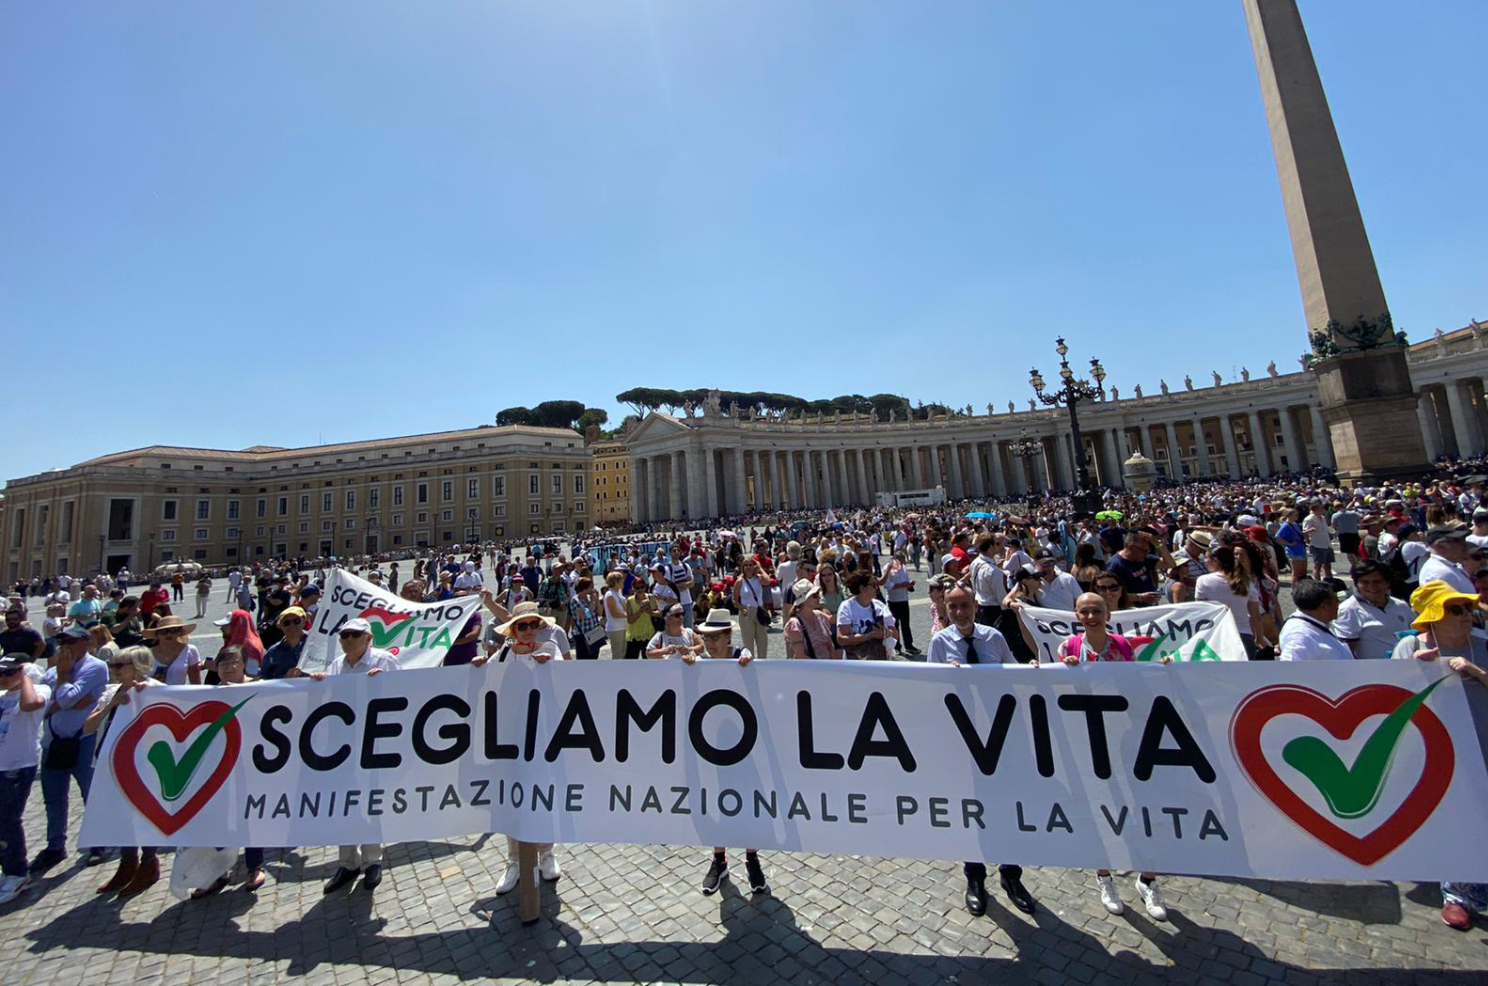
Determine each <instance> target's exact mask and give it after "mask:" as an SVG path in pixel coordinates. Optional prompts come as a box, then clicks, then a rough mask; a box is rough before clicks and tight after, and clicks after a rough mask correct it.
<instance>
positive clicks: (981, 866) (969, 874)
mask: <svg viewBox="0 0 1488 986" xmlns="http://www.w3.org/2000/svg"><path fill="white" fill-rule="evenodd" d="M961 871H962V872H963V873H965V874H966V882H967V883H985V882H986V880H987V864H986V863H962V864H961ZM997 872H998V873H999V874H1001V875H1002V876H1005V877H1007V878H1008V879H1009V880H1021V879H1023V867H1021V866H1016V865H1014V864H1012V863H1000V864H998V867H997Z"/></svg>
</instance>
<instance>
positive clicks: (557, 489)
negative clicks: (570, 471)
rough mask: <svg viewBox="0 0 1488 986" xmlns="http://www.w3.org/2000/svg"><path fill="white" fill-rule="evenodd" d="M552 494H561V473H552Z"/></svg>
mask: <svg viewBox="0 0 1488 986" xmlns="http://www.w3.org/2000/svg"><path fill="white" fill-rule="evenodd" d="M553 492H554V493H555V494H560V495H561V494H562V493H563V474H562V473H556V472H555V473H553Z"/></svg>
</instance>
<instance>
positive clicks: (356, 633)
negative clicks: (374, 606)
mask: <svg viewBox="0 0 1488 986" xmlns="http://www.w3.org/2000/svg"><path fill="white" fill-rule="evenodd" d="M337 636H339V637H340V638H341V639H342V640H355V639H356V638H358V637H360V636H362V631H360V630H342V631H341V632H340V633H339V634H337Z"/></svg>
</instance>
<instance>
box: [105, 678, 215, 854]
mask: <svg viewBox="0 0 1488 986" xmlns="http://www.w3.org/2000/svg"><path fill="white" fill-rule="evenodd" d="M229 708H230V706H228V704H227V703H226V702H215V701H214V702H203V703H202V704H200V705H197V706H195V707H193V708H192V709H191V711H190V712H187V713H185V714H182V712H181V710H180V709H178V708H176V707H175V706H174V705H171V704H169V703H167V702H157V703H155V704H154V705H148V706H146V707H145V709H144V711H143V712H141V713H140V714H139V715H137V716H135V718H134V721H133V722H131V723H130V724H129V728H127V729H125V730H124V732H123V733H122V734H120V736H119V741H118V742H117V743H115V744H114V750H113V753H112V754H111V758H112V759H111V762H112V763H113V767H114V777H116V778H117V779H118V781H119V789H120V790H122V791H123V792H124V796H125V797H126V798H128V799H129V801H130V803H131V804H133V805H134V806H135V807H136V808H138V809H139V811H140V814H142V815H144V816H145V817H146V818H148V819H149V820H150V822H151V824H153V825H154V826H155V827H156V828H157V829H159V830H160V832H161V834H162V835H174V834H175V833H176V832H177V831H178V830H179V829H180V828H181V827H182V826H184V825H185V824H186V823H187V822H189V821H191V819H192V818H194V817H196V813H197V812H199V811H201V810H202V807H203V806H205V805H206V803H207V802H208V801H210V800H212V795H214V794H216V793H217V791H218V790H219V789H220V788H221V787H222V785H223V784H224V783H225V782H226V781H227V775H228V774H230V773H232V769H233V765H234V764H235V763H237V761H238V751H239V750H240V749H241V748H242V745H243V731H242V729H241V728H239V726H238V721H237V720H236V719H229V720H228V721H227V724H226V725H225V726H224V727H223V729H222V736H223V739H224V740H225V741H226V747H225V749H224V750H223V752H222V760H221V762H219V763H218V764H217V767H216V768H215V769H214V770H213V771H212V773H211V774H210V775H209V776H208V777H207V779H206V780H205V781H204V782H202V785H201V787H199V788H198V789H197V791H196V793H195V794H193V795H192V796H191V797H190V798H188V799H187V801H186V803H185V804H184V805H182V806H181V807H180V808H178V809H177V810H176V811H174V812H172V811H168V810H166V807H165V806H164V805H163V804H161V803H160V801H159V800H158V799H157V798H156V797H155V794H154V792H152V791H151V790H150V789H149V788H148V787H146V786H145V782H144V780H143V779H142V778H141V777H140V775H139V769H138V768H137V766H136V764H135V755H134V751H135V748H136V747H138V746H139V744H140V740H142V739H144V736H145V732H146V731H147V730H148V729H149V728H150V727H151V726H164V727H165V728H167V729H169V730H170V732H171V735H172V736H173V737H175V740H176V742H177V743H184V742H185V741H186V738H187V737H188V736H190V735H191V734H192V733H194V732H195V731H196V730H197V729H198V728H199V727H202V726H209V725H211V724H212V723H213V722H214V721H215V720H216V719H217V717H218V716H220V715H222V714H223V713H224V712H226V711H228V709H229Z"/></svg>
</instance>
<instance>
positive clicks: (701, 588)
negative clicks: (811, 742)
mask: <svg viewBox="0 0 1488 986" xmlns="http://www.w3.org/2000/svg"><path fill="white" fill-rule="evenodd" d="M1475 478H1476V479H1480V480H1482V477H1475ZM1103 507H1104V509H1102V510H1101V511H1100V512H1098V513H1096V514H1094V515H1091V516H1082V515H1076V514H1075V513H1074V511H1073V508H1072V504H1071V502H1070V501H1069V500H1068V499H1065V498H1063V497H1058V496H1049V497H1042V498H1035V499H1031V500H1026V501H1017V502H1011V501H1009V502H993V501H986V500H983V501H979V502H977V503H969V502H968V503H962V504H956V505H939V506H937V507H935V508H933V509H929V508H927V509H922V510H918V511H916V510H899V509H886V508H880V509H868V508H864V509H854V510H844V511H843V512H842V514H841V515H840V516H839V515H838V513H837V512H835V511H830V510H829V511H826V512H825V513H823V512H795V513H774V514H768V515H756V516H750V517H733V518H724V519H721V520H720V521H717V522H714V523H712V524H710V525H708V526H706V527H702V528H699V527H696V526H691V527H687V528H685V529H684V528H682V527H680V526H679V527H677V528H676V529H655V530H647V531H637V532H633V533H631V534H629V535H625V536H617V535H614V534H610V535H607V536H604V537H603V538H602V539H599V538H595V539H592V540H590V539H584V538H580V539H578V540H576V541H575V542H574V543H573V544H571V545H569V546H568V550H567V551H566V552H565V551H563V550H561V549H562V548H563V546H562V545H557V544H553V543H546V544H530V545H512V544H506V545H497V544H485V545H468V546H464V547H463V548H462V549H460V550H458V551H454V550H451V551H434V552H429V553H427V554H426V555H425V556H423V557H414V558H406V559H402V560H401V561H393V562H392V563H391V564H390V565H389V566H388V567H387V570H386V571H384V568H383V564H382V563H381V562H379V561H378V560H376V559H345V560H344V561H343V562H342V563H341V564H344V565H346V567H347V569H348V570H349V571H351V572H353V573H354V574H359V575H361V576H363V577H365V578H367V579H369V580H370V581H372V582H374V583H375V584H377V585H380V586H384V587H385V588H386V589H387V591H388V592H389V593H390V594H396V595H397V596H398V597H400V598H402V599H405V600H408V601H411V602H433V601H437V600H443V599H449V598H454V597H458V596H476V597H478V598H479V599H480V600H481V604H482V605H481V612H480V613H477V614H475V615H472V616H471V617H470V619H469V621H468V622H467V624H466V625H465V627H464V629H463V630H462V632H461V633H460V635H459V636H458V637H457V638H456V639H455V640H454V642H453V644H452V646H451V647H450V649H449V651H448V652H447V653H446V654H445V656H444V660H443V664H444V665H445V666H446V667H454V666H459V665H468V666H470V667H471V668H475V669H479V668H481V667H483V666H485V665H486V664H488V663H489V662H496V663H501V662H506V661H523V662H533V663H545V662H547V661H550V660H569V659H574V660H594V659H599V658H608V659H616V660H666V659H676V660H679V661H682V662H684V663H686V664H693V663H695V662H697V661H699V660H704V659H714V660H732V661H736V662H737V663H739V664H740V665H743V666H748V665H749V664H751V663H752V662H753V661H756V660H761V659H767V658H770V657H772V656H776V657H784V658H788V659H808V660H888V659H903V660H924V661H927V662H929V663H932V664H937V665H945V666H948V667H954V668H960V669H968V670H971V671H983V672H985V671H988V670H991V669H996V668H999V667H1002V666H1006V665H1011V664H1018V663H1024V664H1027V663H1040V662H1039V657H1038V652H1037V648H1036V647H1035V646H1034V641H1033V639H1032V638H1031V637H1030V635H1029V633H1028V631H1027V629H1026V626H1025V622H1024V621H1023V620H1021V619H1020V618H1019V610H1020V609H1021V608H1022V607H1025V606H1039V607H1045V608H1051V609H1059V610H1065V611H1068V612H1071V613H1073V614H1074V619H1075V622H1076V623H1077V625H1078V626H1079V628H1080V629H1079V631H1078V632H1076V633H1074V634H1072V635H1070V636H1069V637H1068V639H1066V640H1064V641H1063V643H1062V645H1061V646H1060V647H1059V649H1058V652H1057V655H1056V656H1055V657H1054V658H1052V659H1050V658H1049V657H1047V656H1046V657H1045V658H1044V659H1043V662H1042V663H1043V664H1045V665H1047V666H1050V667H1053V668H1056V669H1062V670H1064V672H1065V673H1069V669H1073V668H1078V667H1081V666H1084V665H1088V664H1090V663H1093V662H1098V661H1114V662H1131V661H1133V660H1135V655H1134V649H1133V646H1132V644H1131V642H1130V641H1128V640H1127V639H1126V638H1125V637H1123V636H1122V635H1121V634H1119V633H1117V632H1115V631H1114V630H1113V629H1112V628H1111V618H1112V614H1113V613H1116V612H1119V611H1121V610H1125V609H1132V608H1139V607H1145V606H1152V605H1157V604H1160V603H1166V602H1178V603H1181V602H1187V601H1190V600H1209V601H1213V602H1216V603H1221V604H1223V605H1225V606H1226V607H1227V608H1228V609H1229V610H1230V612H1231V613H1232V614H1233V616H1234V620H1235V624H1236V629H1237V630H1238V632H1239V635H1240V639H1241V641H1242V644H1243V647H1244V650H1245V655H1244V656H1245V657H1246V658H1247V659H1250V660H1282V661H1292V660H1360V659H1386V658H1395V659H1408V660H1424V661H1438V662H1441V663H1442V664H1444V665H1445V666H1446V667H1448V668H1450V669H1451V670H1452V671H1454V672H1458V673H1460V674H1462V675H1463V676H1464V677H1467V678H1470V679H1473V680H1474V681H1476V682H1477V683H1480V684H1481V683H1484V682H1485V681H1488V675H1485V671H1484V670H1483V669H1485V668H1488V633H1485V631H1484V629H1483V618H1482V617H1483V613H1484V612H1485V609H1488V480H1482V481H1481V482H1471V483H1458V482H1454V481H1451V480H1444V481H1441V482H1437V483H1430V484H1411V485H1402V486H1400V487H1397V488H1378V489H1355V490H1348V491H1345V490H1341V489H1338V488H1336V487H1332V486H1329V485H1327V484H1326V483H1325V482H1324V481H1323V480H1321V479H1318V478H1316V477H1308V478H1301V479H1292V480H1268V481H1261V480H1253V481H1248V482H1221V481H1212V482H1201V483H1188V484H1183V485H1178V486H1173V487H1169V488H1166V489H1161V490H1156V491H1152V492H1149V493H1141V494H1137V493H1125V492H1117V491H1108V492H1107V494H1106V496H1105V500H1104V504H1103ZM332 564H335V563H334V562H329V563H307V562H305V561H303V560H283V561H280V562H277V563H272V564H267V565H256V566H252V567H249V568H245V569H231V570H227V571H225V572H218V573H215V574H216V576H217V578H219V579H221V580H222V581H224V582H225V583H226V592H227V599H228V600H229V601H230V602H231V603H232V604H233V606H234V608H233V609H232V611H231V612H230V613H229V614H228V615H227V616H226V617H224V618H223V619H221V620H218V621H217V623H216V625H217V626H218V627H220V628H221V631H222V643H221V645H220V647H219V648H218V649H217V650H216V651H215V653H214V654H213V655H211V656H207V657H204V656H203V655H202V654H201V653H200V652H199V651H198V648H197V647H195V646H194V645H193V644H192V643H191V642H190V634H191V632H192V630H194V629H195V628H196V626H197V624H196V623H195V622H191V621H187V620H186V619H184V618H183V617H182V616H179V615H176V614H175V613H174V612H173V611H172V606H173V605H174V604H175V603H184V596H185V594H186V591H185V590H186V588H187V586H186V585H185V584H184V582H185V580H184V579H183V580H182V583H183V584H175V583H174V580H172V579H170V578H169V577H168V576H167V577H165V578H152V579H150V580H148V581H147V588H145V589H144V590H143V591H140V592H138V593H131V592H130V591H129V588H130V580H129V576H128V573H127V572H119V573H115V575H114V577H113V578H112V579H111V578H110V577H109V576H107V575H100V576H98V577H95V578H92V579H83V580H74V579H68V578H66V577H65V576H59V577H57V578H56V579H55V580H43V584H37V585H35V586H32V585H29V584H28V585H27V586H17V587H16V592H15V593H13V594H12V595H11V596H10V599H9V602H8V605H7V608H6V613H5V623H6V626H5V630H4V631H3V632H0V646H3V653H4V657H3V660H0V844H3V847H0V864H3V873H4V876H3V879H0V902H5V901H10V900H13V899H15V898H16V897H18V896H19V895H20V894H21V893H22V892H23V891H24V890H25V889H26V888H27V886H28V885H29V883H30V880H31V878H32V877H33V876H36V875H38V874H41V873H45V872H46V871H47V870H48V869H50V868H51V867H54V866H56V865H57V864H58V863H60V862H61V861H62V860H63V859H65V858H66V838H67V828H68V826H67V823H68V801H69V795H70V790H71V787H72V786H73V785H74V784H75V785H76V786H77V788H78V790H79V792H80V794H81V795H82V796H83V797H84V798H86V797H87V791H88V784H89V781H90V779H91V776H92V771H93V763H94V758H95V755H96V750H97V748H98V746H99V744H100V743H101V742H102V739H103V737H105V736H106V735H107V733H108V730H109V728H110V725H111V723H112V721H113V719H114V717H115V716H116V715H117V713H118V711H119V709H120V708H121V706H123V705H124V704H126V703H129V702H133V701H137V700H138V698H137V696H138V694H139V693H140V692H142V691H144V690H146V689H148V688H150V687H153V686H154V685H156V684H158V683H165V684H174V685H181V684H192V685H198V684H199V685H204V686H213V687H243V686H245V685H248V684H251V683H252V682H253V681H266V680H275V679H284V678H294V677H301V678H306V679H312V680H315V679H323V678H325V677H327V676H329V675H339V674H366V675H369V676H371V675H378V674H384V673H389V672H396V671H398V670H399V662H398V658H397V657H396V656H394V655H393V654H391V653H388V652H386V651H383V650H380V649H378V648H376V647H373V646H372V637H371V633H370V627H369V626H368V625H367V623H366V622H365V621H364V620H360V619H350V620H348V621H346V622H344V623H342V624H341V625H340V626H339V628H337V630H336V633H337V636H338V641H339V647H340V654H339V656H337V657H336V658H335V660H333V661H332V662H331V663H330V665H329V667H326V668H323V669H317V670H311V671H307V670H305V669H304V668H303V667H302V665H303V664H304V661H303V660H302V658H303V656H304V654H303V650H304V646H305V641H306V631H307V628H308V627H309V626H310V625H311V624H312V623H313V621H314V618H315V614H316V612H317V608H318V606H319V605H320V584H321V583H322V582H323V581H324V580H325V577H326V573H327V570H328V565H332ZM405 576H406V577H405ZM1345 577H1347V581H1345ZM922 582H923V583H924V590H923V591H924V592H925V593H926V595H927V596H928V607H929V639H928V641H927V643H926V647H925V649H924V650H923V651H922V650H921V649H920V648H919V647H918V646H916V642H915V639H914V634H913V629H912V626H911V619H910V612H911V611H910V600H911V596H912V595H913V594H915V593H918V592H920V591H921V589H920V584H921V583H922ZM214 584H215V583H214V581H213V579H212V575H211V574H209V573H206V572H202V573H200V574H199V575H198V576H197V577H196V582H195V589H194V595H195V599H196V606H197V609H196V616H195V617H194V619H197V620H200V619H202V618H204V617H205V614H206V610H207V602H208V600H210V598H211V593H212V591H213V587H214ZM167 586H169V588H167ZM33 590H44V591H43V592H41V594H42V596H43V603H44V606H45V609H46V617H45V620H44V623H43V627H42V629H41V630H37V629H35V628H33V627H32V626H31V625H30V623H29V622H28V618H27V611H26V606H25V600H26V597H27V595H28V594H34V591H33ZM74 592H76V598H74V596H73V593H74ZM1284 592H1285V594H1286V597H1287V598H1289V599H1290V602H1291V607H1290V608H1291V610H1292V612H1290V613H1287V612H1286V609H1287V607H1285V606H1284V599H1283V593H1284ZM736 635H737V643H736ZM772 649H773V650H775V651H776V653H775V654H774V655H772V653H771V651H772ZM37 777H39V778H40V781H41V788H42V797H43V801H44V803H45V809H46V845H45V848H43V849H42V850H41V851H40V852H39V853H38V854H37V856H36V857H35V858H34V859H32V860H31V861H30V862H29V863H28V862H27V860H26V856H25V852H26V849H25V847H26V835H25V832H24V827H23V824H22V813H23V810H24V808H25V805H26V802H27V797H28V795H29V792H30V788H31V786H32V783H33V781H34V780H35V779H36V778H37ZM160 848H162V847H119V848H118V849H117V853H118V867H117V869H116V871H115V872H114V873H113V874H112V876H111V877H110V878H109V879H108V880H107V881H105V882H103V883H102V884H101V885H100V886H99V887H98V891H99V893H106V894H118V895H122V896H129V895H133V894H137V893H139V892H141V891H143V890H144V889H146V888H147V887H149V886H151V885H152V884H153V883H155V882H156V881H157V880H158V879H159V878H160V862H159V849H160ZM110 855H111V853H110V852H109V851H106V850H103V849H96V848H95V849H91V850H89V852H88V855H87V861H88V862H89V863H90V864H91V863H100V862H103V861H104V860H105V859H106V858H107V857H108V856H110ZM244 857H245V870H246V877H245V880H244V882H243V887H244V889H245V890H248V891H252V890H256V889H257V888H259V887H261V886H262V885H263V883H264V881H265V873H264V867H263V864H264V852H263V850H261V849H249V850H247V851H246V852H245V853H244ZM383 859H384V856H383V847H382V846H380V845H354V846H343V847H341V850H340V855H339V864H338V868H337V870H336V872H335V874H334V875H333V876H332V877H331V879H330V880H329V881H328V882H327V884H326V886H325V892H326V893H334V892H337V891H340V890H342V889H343V888H346V887H348V886H350V885H352V884H353V883H354V882H355V881H356V880H357V879H358V877H360V879H361V885H362V887H363V888H365V889H366V890H367V891H371V890H372V889H374V888H375V887H376V886H377V885H378V884H379V883H380V881H381V879H382V867H383ZM517 859H518V853H517V847H516V846H515V845H514V844H512V845H510V846H509V862H508V865H507V868H506V871H505V873H504V875H503V877H502V879H501V881H500V883H499V885H498V888H497V889H498V891H499V892H501V893H506V892H509V891H510V890H511V889H513V888H514V887H515V886H516V885H517V883H518V879H519V876H520V874H519V870H518V866H517ZM745 869H746V874H747V880H748V883H749V886H750V888H751V890H752V892H754V893H757V894H762V893H768V892H769V886H768V882H767V879H766V876H765V873H764V867H763V864H762V863H761V861H760V858H759V854H758V853H757V851H756V850H755V849H746V850H745ZM538 870H539V875H540V876H541V878H542V879H545V880H548V881H554V880H558V879H560V878H561V876H562V868H561V865H560V863H559V860H558V858H557V856H556V855H555V850H554V847H552V846H541V847H539V854H538ZM964 873H965V877H966V890H965V906H966V908H967V909H968V911H970V913H972V914H973V915H981V914H983V913H985V911H986V907H987V900H988V895H987V889H986V877H987V869H986V864H985V863H983V862H981V861H969V862H967V863H966V864H965V867H964ZM229 876H230V874H223V875H221V876H219V877H218V878H216V879H215V880H213V881H212V882H210V883H209V884H208V885H206V886H204V887H201V888H198V889H197V891H196V892H195V895H196V896H206V895H210V894H215V893H219V892H221V891H223V890H224V889H226V888H227V887H228V886H229V884H230V882H231V881H230V879H229ZM1022 876H1023V874H1022V871H1021V869H1020V868H1019V867H1018V866H1016V865H1014V864H1012V863H1007V862H1004V863H1002V864H1001V865H1000V866H999V878H1000V885H1001V887H1002V889H1003V892H1004V893H1005V894H1006V895H1007V897H1008V899H1009V900H1010V901H1011V902H1012V903H1013V904H1014V906H1016V907H1018V908H1020V909H1021V910H1023V911H1025V912H1028V913H1030V914H1031V913H1033V912H1034V911H1035V909H1036V907H1037V904H1036V902H1035V900H1034V898H1033V895H1032V894H1031V893H1030V891H1029V890H1028V888H1027V887H1026V886H1024V884H1023V881H1022ZM725 879H728V861H727V850H726V848H725V847H715V848H714V850H713V856H712V859H711V861H710V863H709V866H708V868H707V870H706V873H705V876H704V878H703V881H702V884H701V891H702V893H704V894H712V893H714V892H716V891H717V890H718V888H719V886H720V884H721V882H722V881H723V880H725ZM1135 889H1136V892H1137V895H1138V897H1139V899H1140V900H1141V901H1142V906H1143V907H1144V908H1145V910H1146V912H1147V913H1148V915H1149V916H1151V917H1152V918H1154V919H1157V920H1163V919H1165V917H1166V907H1165V903H1164V901H1163V898H1162V894H1161V891H1160V890H1159V886H1158V875H1157V874H1156V873H1151V872H1146V873H1141V874H1138V875H1137V877H1136V879H1135ZM1094 891H1095V892H1096V893H1097V894H1098V895H1099V897H1100V900H1101V902H1102V904H1103V905H1104V906H1105V908H1106V909H1107V910H1108V911H1110V912H1111V913H1113V914H1119V913H1121V912H1122V910H1123V909H1124V907H1125V905H1124V903H1123V901H1122V899H1121V895H1120V893H1119V891H1118V889H1117V886H1116V884H1115V881H1114V878H1113V876H1112V875H1111V874H1110V873H1108V872H1106V871H1098V872H1097V873H1096V874H1095V879H1094ZM1442 891H1443V908H1442V918H1443V920H1444V921H1445V923H1446V924H1448V925H1449V926H1451V927H1453V928H1457V929H1461V930H1465V929H1467V928H1469V927H1471V926H1472V923H1473V920H1474V916H1475V915H1477V914H1479V913H1480V912H1482V911H1483V910H1484V909H1485V908H1488V887H1485V886H1483V885H1480V884H1468V883H1454V882H1448V883H1445V884H1443V887H1442Z"/></svg>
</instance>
